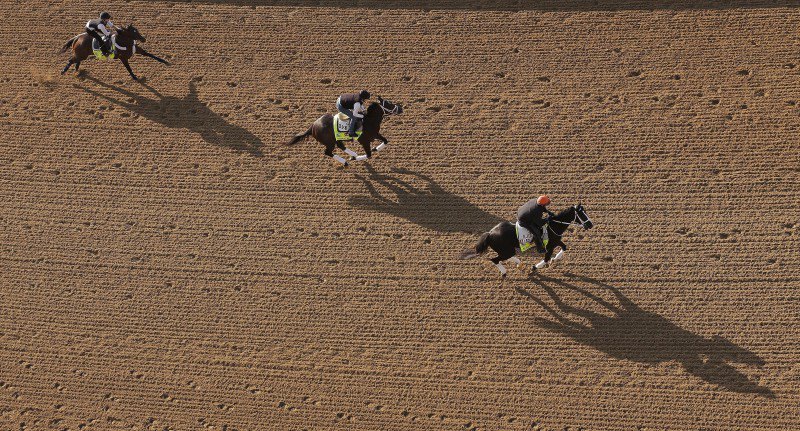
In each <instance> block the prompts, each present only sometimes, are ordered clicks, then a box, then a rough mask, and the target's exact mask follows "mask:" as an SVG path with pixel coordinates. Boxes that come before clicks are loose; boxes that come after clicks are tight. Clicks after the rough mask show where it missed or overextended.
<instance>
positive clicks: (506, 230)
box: [460, 203, 594, 277]
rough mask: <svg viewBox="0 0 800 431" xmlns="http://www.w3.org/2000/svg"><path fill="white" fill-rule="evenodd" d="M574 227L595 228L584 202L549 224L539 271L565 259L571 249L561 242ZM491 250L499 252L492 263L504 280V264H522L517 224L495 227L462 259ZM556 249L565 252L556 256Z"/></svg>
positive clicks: (464, 254) (506, 223) (538, 267)
mask: <svg viewBox="0 0 800 431" xmlns="http://www.w3.org/2000/svg"><path fill="white" fill-rule="evenodd" d="M572 225H578V226H582V227H583V228H584V229H591V228H592V226H594V225H593V224H592V221H591V220H590V219H589V216H588V215H586V210H585V209H584V208H583V205H582V204H580V203H578V204H577V205H573V206H571V207H569V208H567V209H565V210H564V211H561V212H560V213H558V214H557V215H555V216H553V217H550V220H549V222H548V223H547V230H548V237H549V238H548V242H547V247H545V254H544V259H542V261H541V262H539V263H537V264H536V266H535V268H536V269H542V268H544V267H545V266H547V264H549V263H550V260H551V258H552V260H554V261H557V260H560V259H562V258H563V257H564V252H565V251H566V250H567V246H566V245H565V244H564V241H562V240H561V237H562V236H563V235H564V232H566V230H567V228H569V227H570V226H572ZM489 247H491V248H492V250H494V251H495V252H497V257H495V258H493V259H491V261H492V263H494V264H495V265H496V266H497V269H499V270H500V274H501V275H502V276H503V277H505V276H506V268H505V267H504V266H503V264H502V263H501V262H503V261H504V260H508V259H511V260H512V261H513V262H514V263H516V264H517V265H519V264H520V263H521V261H520V260H519V258H518V257H516V254H517V250H518V249H519V240H518V239H517V229H516V227H515V226H514V224H513V223H509V222H507V221H504V222H501V223H499V224H498V225H497V226H495V227H493V228H492V230H490V231H489V232H486V233H484V234H483V235H481V237H480V238H479V239H478V243H477V244H475V249H474V250H471V249H467V250H464V251H463V252H461V256H460V257H461V259H472V258H474V257H478V256H480V255H481V254H483V253H485V252H486V250H487V249H489ZM556 247H560V248H561V250H560V251H559V252H558V254H556V256H555V257H553V250H555V248H556Z"/></svg>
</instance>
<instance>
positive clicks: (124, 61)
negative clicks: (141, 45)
mask: <svg viewBox="0 0 800 431" xmlns="http://www.w3.org/2000/svg"><path fill="white" fill-rule="evenodd" d="M119 61H121V62H122V64H124V65H125V68H126V69H128V73H130V74H131V78H133V80H134V81H138V80H139V78H138V77H137V76H136V75H134V73H133V70H132V69H131V65H130V64H128V60H125V59H122V58H120V59H119Z"/></svg>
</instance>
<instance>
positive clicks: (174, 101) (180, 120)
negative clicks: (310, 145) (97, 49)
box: [75, 74, 264, 157]
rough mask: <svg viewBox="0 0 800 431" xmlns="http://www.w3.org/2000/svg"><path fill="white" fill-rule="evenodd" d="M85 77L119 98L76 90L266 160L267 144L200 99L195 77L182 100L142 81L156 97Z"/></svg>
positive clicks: (87, 90) (88, 89) (101, 93)
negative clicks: (263, 150) (265, 146)
mask: <svg viewBox="0 0 800 431" xmlns="http://www.w3.org/2000/svg"><path fill="white" fill-rule="evenodd" d="M83 77H84V79H86V80H87V81H90V82H92V83H94V84H96V85H98V86H100V87H102V88H103V89H105V90H111V91H114V92H115V93H117V94H118V96H117V97H115V96H109V95H107V94H105V92H101V91H98V90H95V89H91V88H87V87H86V86H83V85H78V84H75V86H76V87H78V88H80V89H82V90H83V91H85V92H87V93H89V94H91V95H94V96H96V97H98V98H101V99H104V100H107V101H109V102H111V103H113V104H115V105H117V106H120V107H123V108H125V109H127V110H128V111H130V112H132V113H133V114H136V115H139V116H142V117H144V118H147V119H148V120H150V121H154V122H156V123H160V124H163V125H164V126H167V127H169V128H173V129H187V130H189V131H191V132H194V133H197V134H199V135H200V137H201V138H203V140H204V141H206V142H208V143H209V144H213V145H217V146H220V147H226V148H231V149H233V150H235V151H237V152H246V153H249V154H251V155H252V156H254V157H263V155H264V153H263V152H262V147H263V146H264V144H263V142H261V140H260V139H259V138H258V137H257V136H256V135H254V134H253V133H251V132H250V131H248V130H247V129H245V128H243V127H241V126H237V125H235V124H232V123H230V122H228V121H227V120H225V119H224V118H223V117H222V116H221V115H220V114H217V113H216V112H214V111H212V110H211V109H210V108H209V107H208V106H206V103H204V102H203V101H201V100H200V99H199V98H198V96H197V85H196V82H197V79H196V78H195V79H192V80H190V81H189V90H188V93H187V94H186V96H184V97H182V98H179V97H174V96H166V95H163V94H161V93H160V92H159V91H158V90H156V89H155V88H153V87H151V86H149V85H147V84H146V83H144V82H141V81H140V82H138V84H139V85H141V86H142V87H144V88H145V89H146V90H147V91H148V92H150V93H151V94H152V95H153V97H147V96H144V95H142V94H139V93H135V92H133V91H129V90H126V89H124V88H122V87H118V86H116V85H113V84H108V83H105V82H102V81H100V80H99V79H97V78H94V77H92V76H90V75H88V74H84V75H83Z"/></svg>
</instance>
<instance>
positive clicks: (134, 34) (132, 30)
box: [123, 24, 146, 42]
mask: <svg viewBox="0 0 800 431" xmlns="http://www.w3.org/2000/svg"><path fill="white" fill-rule="evenodd" d="M123 31H124V32H125V33H128V35H129V36H130V37H131V39H133V40H138V41H139V42H146V39H145V37H144V36H142V34H141V33H139V29H137V28H136V27H134V26H133V24H129V25H128V27H126V28H124V29H123Z"/></svg>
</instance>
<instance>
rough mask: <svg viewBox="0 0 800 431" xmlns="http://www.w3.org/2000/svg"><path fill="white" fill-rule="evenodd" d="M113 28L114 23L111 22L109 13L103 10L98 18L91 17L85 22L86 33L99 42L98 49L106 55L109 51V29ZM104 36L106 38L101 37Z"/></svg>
mask: <svg viewBox="0 0 800 431" xmlns="http://www.w3.org/2000/svg"><path fill="white" fill-rule="evenodd" d="M112 28H114V23H112V22H111V14H110V13H108V12H103V13H101V14H100V18H98V19H91V20H89V22H87V23H86V33H87V34H89V35H90V36H92V37H93V38H95V39H96V40H97V41H98V42H99V43H100V49H101V50H102V51H103V55H106V56H107V55H108V54H109V52H110V46H111V45H110V43H107V41H108V42H110V41H111V29H112ZM103 37H105V38H106V39H103Z"/></svg>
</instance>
